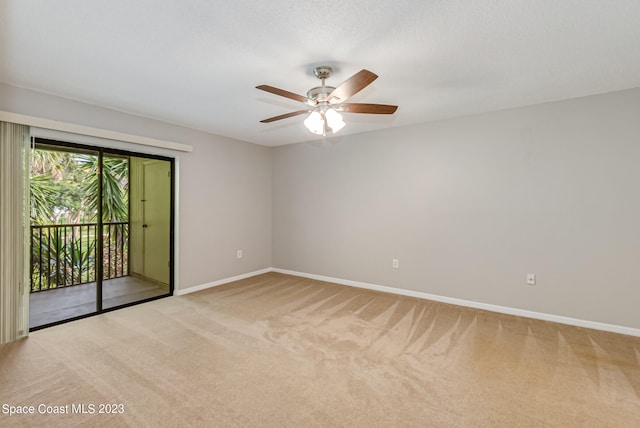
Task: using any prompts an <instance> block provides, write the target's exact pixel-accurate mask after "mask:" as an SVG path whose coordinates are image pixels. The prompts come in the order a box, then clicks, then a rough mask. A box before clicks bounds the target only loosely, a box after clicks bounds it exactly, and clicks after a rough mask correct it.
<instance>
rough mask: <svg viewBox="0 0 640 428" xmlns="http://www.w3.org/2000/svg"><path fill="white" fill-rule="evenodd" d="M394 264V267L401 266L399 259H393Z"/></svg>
mask: <svg viewBox="0 0 640 428" xmlns="http://www.w3.org/2000/svg"><path fill="white" fill-rule="evenodd" d="M392 264H393V268H394V269H398V268H399V267H400V263H399V262H398V259H393V261H392Z"/></svg>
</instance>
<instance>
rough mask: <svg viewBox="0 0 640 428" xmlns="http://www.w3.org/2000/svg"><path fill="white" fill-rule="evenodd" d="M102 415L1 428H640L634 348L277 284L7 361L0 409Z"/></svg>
mask: <svg viewBox="0 0 640 428" xmlns="http://www.w3.org/2000/svg"><path fill="white" fill-rule="evenodd" d="M110 403H113V404H122V405H123V406H124V413H123V414H115V415H104V414H97V413H96V414H65V415H54V414H52V415H39V414H36V415H14V416H11V417H9V416H8V415H5V414H2V413H1V412H0V426H2V427H9V426H47V427H49V426H64V427H70V426H113V427H117V426H131V427H144V426H149V427H156V426H166V427H182V426H184V427H188V426H194V427H201V426H207V427H208V426H211V427H215V426H225V427H226V426H229V427H235V426H238V427H252V426H273V427H283V426H286V427H316V426H317V427H328V426H344V427H353V426H358V427H399V426H415V427H425V426H428V427H440V426H441V427H483V426H488V427H528V426H534V427H545V426H549V427H572V426H577V427H638V426H640V338H634V337H628V336H622V335H616V334H609V333H603V332H597V331H592V330H587V329H582V328H576V327H570V326H565V325H559V324H553V323H547V322H543V321H535V320H529V319H524V318H518V317H513V316H506V315H498V314H493V313H489V312H484V311H478V310H473V309H467V308H462V307H457V306H450V305H445V304H440V303H434V302H430V301H424V300H419V299H414V298H407V297H400V296H395V295H388V294H382V293H375V292H369V291H365V290H359V289H355V288H349V287H345V286H339V285H333V284H328V283H323V282H318V281H312V280H307V279H301V278H296V277H291V276H286V275H281V274H276V273H270V274H265V275H261V276H258V277H254V278H250V279H247V280H243V281H239V282H236V283H232V284H227V285H225V286H221V287H218V288H215V289H211V290H207V291H204V292H200V293H196V294H191V295H188V296H183V297H171V298H167V299H163V300H159V301H155V302H151V303H147V304H143V305H140V306H136V307H132V308H128V309H124V310H120V311H116V312H112V313H109V314H105V315H101V316H97V317H93V318H89V319H85V320H81V321H76V322H73V323H69V324H65V325H61V326H58V327H53V328H50V329H45V330H42V331H38V332H35V333H33V334H32V335H31V337H30V338H29V339H27V340H23V341H20V342H17V343H12V344H9V345H4V346H1V347H0V405H33V406H36V413H37V411H38V410H37V406H38V405H39V404H44V405H50V406H54V405H55V406H65V405H67V406H68V410H69V411H72V409H73V408H72V404H76V405H77V404H84V405H85V406H88V405H89V404H94V405H95V406H96V409H95V410H96V412H97V411H98V406H99V405H100V404H110ZM85 408H87V407H85ZM119 409H120V408H118V407H116V410H119ZM1 410H2V408H0V411H1ZM76 410H77V409H76Z"/></svg>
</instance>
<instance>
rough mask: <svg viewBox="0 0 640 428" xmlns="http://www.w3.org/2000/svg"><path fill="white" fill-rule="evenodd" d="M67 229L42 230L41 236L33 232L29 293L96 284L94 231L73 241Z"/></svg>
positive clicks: (53, 227)
mask: <svg viewBox="0 0 640 428" xmlns="http://www.w3.org/2000/svg"><path fill="white" fill-rule="evenodd" d="M64 229H66V230H67V235H65V234H64ZM70 229H71V228H70V227H66V228H64V227H62V228H61V227H55V226H52V227H50V228H42V229H41V232H40V229H36V232H35V233H34V235H33V239H32V243H31V257H32V260H33V266H32V269H31V272H32V273H31V290H32V291H38V290H47V289H50V288H58V287H64V286H67V285H74V284H82V283H86V282H92V281H95V279H96V269H95V265H96V260H95V259H96V256H95V253H96V245H95V243H96V240H95V230H94V229H92V230H91V232H90V234H87V235H84V236H77V237H73V238H72V237H71V230H70ZM41 233H42V235H41Z"/></svg>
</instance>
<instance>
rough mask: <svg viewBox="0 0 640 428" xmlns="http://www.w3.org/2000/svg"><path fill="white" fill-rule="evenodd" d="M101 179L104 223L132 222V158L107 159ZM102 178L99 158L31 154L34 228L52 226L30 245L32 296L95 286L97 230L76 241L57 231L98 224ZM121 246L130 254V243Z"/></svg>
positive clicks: (47, 152)
mask: <svg viewBox="0 0 640 428" xmlns="http://www.w3.org/2000/svg"><path fill="white" fill-rule="evenodd" d="M101 175H102V196H103V198H102V218H103V222H105V223H109V222H126V221H128V217H129V160H128V158H121V157H107V156H105V157H104V159H103V167H102V174H101ZM101 175H100V174H99V173H98V157H97V156H95V155H89V154H80V153H70V152H64V151H54V150H41V149H35V150H32V152H31V177H30V191H31V222H32V224H37V225H52V227H51V228H42V229H34V235H33V242H32V245H31V253H32V260H33V263H32V269H31V270H32V275H31V287H32V291H37V290H41V289H42V290H44V289H47V288H57V287H63V286H66V285H73V284H80V283H85V282H92V281H95V276H96V254H95V252H96V239H97V236H95V228H92V232H91V233H90V234H87V232H85V235H84V236H77V235H80V234H81V232H80V231H79V230H78V229H76V233H75V234H74V235H75V236H74V237H72V236H71V235H72V233H71V228H65V227H53V225H56V224H58V225H59V224H78V223H95V222H96V221H97V213H98V198H97V195H98V185H99V180H100V176H101ZM64 230H67V235H64ZM41 234H42V239H40V238H41ZM120 239H122V238H120ZM120 244H121V248H125V251H126V247H128V242H122V243H120ZM105 245H106V246H108V245H109V243H106V244H105ZM125 257H126V256H125ZM121 265H123V262H120V263H119V272H124V266H121Z"/></svg>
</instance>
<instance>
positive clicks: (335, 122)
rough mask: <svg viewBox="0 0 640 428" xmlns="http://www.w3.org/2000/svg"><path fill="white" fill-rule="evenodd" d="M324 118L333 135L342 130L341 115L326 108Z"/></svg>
mask: <svg viewBox="0 0 640 428" xmlns="http://www.w3.org/2000/svg"><path fill="white" fill-rule="evenodd" d="M324 116H325V118H326V119H327V125H329V128H331V130H332V131H333V132H334V133H336V132H338V131H340V130H341V129H342V128H344V125H345V123H344V121H343V120H342V115H341V114H340V113H338V112H337V111H335V110H334V109H333V108H328V109H327V111H326V112H325V113H324Z"/></svg>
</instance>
